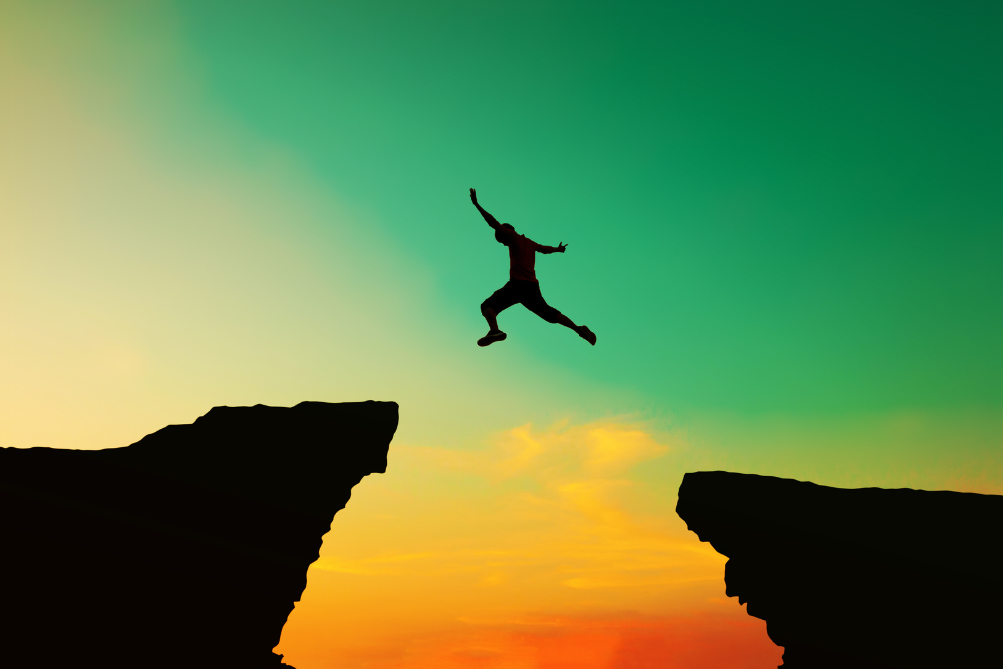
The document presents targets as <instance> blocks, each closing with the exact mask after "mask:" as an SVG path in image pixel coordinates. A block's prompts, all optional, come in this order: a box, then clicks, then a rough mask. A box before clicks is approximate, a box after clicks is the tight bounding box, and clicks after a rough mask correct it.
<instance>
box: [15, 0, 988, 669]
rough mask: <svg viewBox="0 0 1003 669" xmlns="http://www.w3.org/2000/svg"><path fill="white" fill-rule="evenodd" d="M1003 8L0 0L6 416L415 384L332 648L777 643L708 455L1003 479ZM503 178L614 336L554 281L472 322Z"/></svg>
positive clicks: (596, 648)
mask: <svg viewBox="0 0 1003 669" xmlns="http://www.w3.org/2000/svg"><path fill="white" fill-rule="evenodd" d="M1001 29H1003V9H1001V8H1000V5H999V3H994V2H959V3H953V4H951V5H950V6H947V5H945V4H944V3H934V2H918V1H916V2H908V3H907V2H880V1H879V2H874V1H869V2H839V3H804V2H770V3H759V4H757V5H755V6H753V5H750V4H749V3H739V2H734V1H730V2H726V1H724V0H718V1H714V0H711V1H707V2H699V3H695V2H694V3H666V2H661V3H641V2H617V3H613V2H575V3H572V2H548V1H546V0H544V1H540V0H536V1H534V2H521V1H520V2H507V3H488V2H474V3H470V2H466V3H461V2H453V1H439V0H432V1H426V2H421V3H415V2H411V3H405V2H384V1H379V0H377V1H369V2H306V1H302V0H297V1H293V0H287V1H285V2H254V1H250V0H242V1H240V2H237V1H223V0H197V1H196V0H192V1H178V2H167V1H151V2H143V3H136V2H127V1H125V0H121V1H109V0H89V1H88V2H70V1H51V0H32V1H30V2H29V1H20V0H0V446H17V447H30V446H53V447H62V448H105V447H112V446H122V445H125V444H129V443H132V442H135V441H137V440H138V439H139V438H141V437H142V436H143V435H145V434H147V433H149V432H152V431H154V430H156V429H159V428H160V427H162V426H164V425H167V424H171V423H188V422H191V421H192V420H194V419H195V418H197V417H198V416H199V415H202V414H204V413H205V412H206V411H208V409H209V408H211V407H212V406H216V405H246V404H256V403H264V404H274V405H285V406H288V405H292V404H295V403H297V402H299V401H302V400H322V401H351V400H364V399H382V400H394V401H397V402H399V403H400V405H401V426H400V430H399V431H398V434H397V436H396V438H395V440H394V443H393V445H392V447H391V453H390V468H389V470H388V472H387V474H385V475H381V476H375V477H370V478H368V479H366V480H364V481H363V482H362V483H361V484H360V485H359V486H358V487H357V488H356V490H355V492H354V494H353V498H352V501H351V502H350V503H349V505H348V507H347V508H346V509H345V511H343V512H341V513H340V514H339V515H338V516H337V518H336V519H335V522H334V524H333V526H332V532H331V533H330V534H329V535H328V536H327V538H326V541H325V544H324V548H323V551H322V557H321V559H320V561H319V562H318V563H316V564H315V565H314V567H313V568H311V571H310V575H309V587H308V589H307V592H306V593H305V595H304V599H303V602H301V603H300V604H299V605H298V606H297V609H296V611H295V612H294V613H293V615H292V616H291V618H290V621H289V624H288V625H287V626H286V629H285V631H284V634H283V640H282V643H281V644H280V646H279V652H283V653H285V654H286V658H287V661H288V662H290V663H291V664H293V665H295V666H297V667H298V669H319V668H321V667H331V666H338V667H353V668H354V667H359V668H362V667H369V668H374V669H391V668H393V669H414V668H417V667H484V668H491V669H496V668H497V669H508V668H510V667H511V668H518V669H524V668H525V669H556V668H558V667H565V666H567V667H585V668H586V669H592V668H594V669H621V668H625V667H639V666H649V665H652V666H659V667H679V668H680V669H681V668H683V667H686V668H689V667H694V668H695V667H708V666H729V667H731V666H735V667H738V666H740V667H746V666H748V667H750V668H751V667H763V666H775V665H776V664H777V663H779V655H780V650H779V649H777V648H775V647H774V646H773V645H772V644H771V643H770V642H769V640H768V638H767V637H766V635H765V626H764V625H763V624H762V622H761V621H758V620H755V619H751V618H749V617H747V616H746V615H745V613H744V608H743V607H740V606H739V605H738V604H737V602H736V601H735V600H728V599H727V598H725V596H724V587H723V581H722V578H721V575H722V566H723V563H724V559H723V558H722V557H721V556H719V555H717V554H716V553H714V552H713V550H711V549H710V548H709V546H707V545H706V544H700V543H699V542H698V541H697V540H696V538H695V537H694V536H693V535H691V534H690V533H688V532H687V531H686V529H685V526H684V525H683V524H682V523H681V521H679V520H678V518H676V517H675V515H674V512H673V508H674V505H675V493H676V489H677V488H678V485H679V481H680V479H681V476H682V473H683V472H685V471H692V470H695V469H729V470H732V471H744V472H753V473H762V474H773V475H780V476H790V477H794V478H801V479H809V480H813V481H816V482H818V483H823V484H829V485H839V486H848V487H854V486H870V485H879V486H886V487H896V486H899V487H901V486H910V487H920V488H934V489H936V488H950V489H955V490H971V491H978V492H993V493H1001V492H1003V457H1001V448H1003V345H1001V344H1003V308H1001V296H1003V262H1000V258H1001V257H1003V200H1001V198H1000V197H999V185H1000V183H1003V125H1001V124H1000V122H999V119H1000V118H1003V83H1001V82H1003V49H1001V48H1000V46H999V37H998V36H999V34H1000V32H1001ZM471 186H473V187H476V188H477V189H478V194H479V195H480V199H481V202H482V204H483V205H484V206H485V207H486V208H487V209H488V210H489V211H491V212H492V213H493V214H495V215H496V216H497V217H498V219H499V220H501V221H505V222H511V223H512V224H513V225H514V226H515V227H516V229H517V230H518V231H519V232H522V233H525V234H527V235H529V236H530V237H531V238H533V239H535V240H537V241H539V242H541V243H544V244H557V243H558V242H559V241H563V242H566V243H568V244H569V247H568V252H567V254H565V255H557V256H543V257H540V258H539V259H538V263H537V265H538V267H537V270H538V275H539V276H540V279H541V285H542V287H543V292H544V295H545V296H546V297H547V299H548V300H549V301H550V302H551V303H552V304H554V305H555V306H557V307H558V308H559V309H561V310H562V311H564V312H565V313H567V314H568V315H569V316H571V317H572V318H573V319H575V320H576V321H577V322H579V323H585V324H587V325H589V326H590V327H591V328H592V330H593V331H595V332H596V334H597V335H598V339H599V340H598V345H597V346H596V347H595V348H592V347H589V346H588V345H587V344H585V343H584V342H582V341H581V340H580V339H578V338H577V337H575V336H574V335H573V334H571V333H569V332H568V331H567V330H565V329H564V328H560V327H554V326H550V325H548V324H546V323H543V322H542V321H540V320H539V319H538V318H537V317H535V316H533V315H532V314H529V313H527V312H525V311H524V310H522V309H521V308H515V309H512V310H511V311H507V312H505V313H504V314H503V316H502V317H501V319H500V320H501V324H502V327H503V328H504V329H505V330H506V331H508V333H509V339H508V340H507V341H505V342H504V343H503V344H497V345H494V346H492V347H490V348H488V349H479V348H478V347H477V346H476V345H475V343H474V342H475V341H476V339H477V338H478V337H479V336H481V335H483V333H484V331H485V329H486V328H485V325H484V322H483V319H482V318H481V316H480V313H479V310H478V305H479V304H480V302H481V301H482V300H483V299H484V298H485V297H487V296H488V295H490V294H491V292H492V291H493V290H495V289H497V288H498V287H500V286H501V285H502V283H503V282H504V281H505V279H506V278H507V254H506V252H505V249H504V248H503V247H501V246H499V245H498V244H497V243H496V242H495V241H494V240H493V238H492V236H491V234H490V230H489V229H488V228H487V226H486V225H484V223H483V221H482V220H481V219H480V217H479V216H478V215H477V212H476V210H475V209H474V208H473V207H472V206H471V205H470V202H469V199H468V197H467V189H468V188H469V187H471ZM961 549H963V548H961ZM644 662H648V665H646V664H644ZM771 662H773V664H772V665H771V664H770V663H771Z"/></svg>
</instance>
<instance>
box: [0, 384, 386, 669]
mask: <svg viewBox="0 0 1003 669" xmlns="http://www.w3.org/2000/svg"><path fill="white" fill-rule="evenodd" d="M397 420H398V416H397V404H395V403H393V402H356V403H344V404H328V403H323V402H303V403H301V404H298V405H296V406H295V407H292V408H284V407H269V406H262V405H257V406H253V407H216V408H214V409H212V410H211V411H210V412H209V413H207V414H206V415H204V416H202V417H201V418H199V419H197V420H196V421H195V422H194V423H192V424H191V425H170V426H168V427H165V428H163V429H162V430H159V431H157V432H154V433H153V434H150V435H148V436H146V437H144V438H143V439H141V440H140V441H138V442H136V443H135V444H132V445H131V446H126V447H124V448H112V449H107V450H100V451H76V450H60V449H51V448H30V449H17V448H3V449H0V537H2V541H3V550H2V551H0V578H2V579H3V584H2V588H3V590H2V593H3V595H2V598H0V657H2V663H3V665H4V666H9V667H29V666H30V667H46V668H48V667H52V668H57V667H58V668H60V669H63V668H65V667H82V666H95V667H104V668H107V669H112V668H116V669H117V668H119V667H121V668H123V669H124V668H126V667H128V668H129V669H135V668H137V667H144V668H159V667H164V668H166V667H171V668H172V669H180V668H182V667H214V668H215V667H240V668H242V669H257V668H265V667H272V668H274V667H280V666H284V665H282V663H281V657H280V656H278V655H275V654H274V653H272V648H274V647H275V646H276V645H277V644H278V642H279V636H280V634H281V632H282V626H283V625H284V624H285V621H286V618H287V617H288V615H289V613H290V612H291V611H292V609H293V606H294V604H295V602H297V601H298V600H299V598H300V595H301V594H302V592H303V589H304V587H305V586H306V574H307V568H308V567H309V565H310V563H312V562H313V561H314V560H316V559H317V557H318V555H319V550H320V546H321V542H322V537H323V536H324V534H325V533H326V532H327V531H328V530H329V529H330V526H331V521H332V519H333V517H334V514H335V513H337V512H338V511H339V510H340V509H342V508H344V506H345V504H346V503H347V502H348V499H349V497H350V496H351V490H352V487H353V486H354V485H355V484H357V483H358V482H359V481H360V480H362V477H364V476H366V475H367V474H371V473H374V472H385V471H386V465H387V451H388V448H389V445H390V440H391V439H392V438H393V434H394V432H395V430H396V429H397Z"/></svg>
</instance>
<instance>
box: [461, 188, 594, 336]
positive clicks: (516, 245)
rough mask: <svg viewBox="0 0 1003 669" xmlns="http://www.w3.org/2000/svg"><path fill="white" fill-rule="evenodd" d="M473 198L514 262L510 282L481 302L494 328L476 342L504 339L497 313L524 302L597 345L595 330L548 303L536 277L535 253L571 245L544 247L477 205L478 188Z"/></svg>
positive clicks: (550, 319) (559, 251)
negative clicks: (499, 327) (578, 322)
mask: <svg viewBox="0 0 1003 669" xmlns="http://www.w3.org/2000/svg"><path fill="white" fill-rule="evenodd" d="M470 201H471V202H473V203H474V206H475V207H477V210H478V211H480V212H481V216H483V217H484V220H485V221H487V222H488V225H490V226H491V227H492V228H493V229H494V231H495V239H497V240H498V242H499V243H501V244H504V245H505V246H507V247H508V257H509V261H510V263H511V266H510V269H509V281H508V283H506V284H505V285H504V286H502V287H501V288H499V289H498V290H496V291H495V292H494V294H493V295H492V296H491V297H489V298H488V299H486V300H484V302H483V303H482V304H481V313H482V314H484V318H485V319H487V321H488V326H489V327H490V328H491V329H490V330H488V333H487V334H486V335H484V336H483V337H481V338H480V339H478V340H477V345H478V346H488V345H490V344H493V343H495V342H496V341H501V340H503V339H505V338H506V337H507V336H508V335H506V334H505V333H504V332H502V331H501V330H499V329H498V314H500V313H501V312H503V311H505V310H506V309H508V308H509V307H511V306H512V305H513V304H516V303H521V304H522V305H523V306H524V307H526V308H527V309H529V310H530V311H532V312H533V313H534V314H536V315H537V316H539V317H540V318H542V319H543V320H545V321H547V322H548V323H560V324H561V325H563V326H564V327H567V328H571V329H572V330H574V331H575V332H577V333H578V336H579V337H581V338H582V339H584V340H585V341H587V342H588V343H590V344H592V345H593V346H595V345H596V336H595V335H594V334H593V333H592V330H589V329H588V328H587V327H585V326H584V325H575V324H574V322H572V320H571V319H570V318H568V317H567V316H565V315H564V314H562V313H561V312H560V311H558V310H557V309H555V308H553V307H552V306H550V305H549V304H547V302H546V300H544V299H543V295H541V294H540V282H539V281H537V280H536V270H535V269H534V265H535V264H536V254H537V253H564V249H566V248H567V247H568V245H567V244H564V243H563V242H562V243H560V244H558V245H557V246H543V245H542V244H537V243H536V242H534V241H533V240H532V239H530V238H529V237H527V236H526V235H520V234H518V233H517V232H516V231H515V228H513V227H512V226H511V225H509V224H508V223H499V222H498V221H497V219H495V217H494V216H492V215H491V214H489V213H488V212H486V211H484V208H483V207H481V205H479V204H477V191H475V190H474V189H473V188H471V189H470Z"/></svg>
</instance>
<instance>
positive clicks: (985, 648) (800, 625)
mask: <svg viewBox="0 0 1003 669" xmlns="http://www.w3.org/2000/svg"><path fill="white" fill-rule="evenodd" d="M676 512H677V513H678V514H679V516H680V517H681V518H682V519H683V520H685V521H686V523H687V525H688V526H689V529H690V530H692V531H693V532H696V534H697V535H698V536H699V537H700V540H701V541H709V542H710V543H711V545H712V546H713V547H714V549H715V550H717V551H718V552H719V553H722V554H723V555H726V556H728V557H729V558H730V559H729V560H728V563H727V566H726V567H725V582H726V584H727V593H728V595H729V596H730V597H736V596H737V597H738V598H739V602H742V603H745V602H748V608H747V610H748V613H749V615H752V616H755V617H757V618H762V619H764V620H765V621H766V623H767V632H768V634H769V635H770V638H771V639H772V640H773V641H774V643H776V644H777V645H779V646H783V647H784V664H783V667H784V668H785V669H822V668H824V669H830V668H832V669H835V668H836V667H839V668H840V669H845V668H848V667H903V668H906V667H908V668H909V669H915V668H918V667H923V668H926V667H930V668H932V667H937V668H938V669H942V668H943V667H990V666H997V667H998V666H1001V665H1003V660H1001V649H1000V643H1001V642H1000V639H1001V635H1000V630H1001V624H1003V570H1001V567H1000V565H1001V553H1003V497H1001V496H997V495H978V494H973V493H958V492H948V491H941V492H928V491H923V490H909V489H903V490H883V489H881V488H864V489H857V490H846V489H840V488H829V487H825V486H820V485H815V484H814V483H806V482H801V481H794V480H790V479H780V478H774V477H769V476H753V475H747V474H732V473H729V472H697V473H691V474H686V475H685V476H684V477H683V482H682V485H681V486H680V488H679V503H678V505H677V506H676Z"/></svg>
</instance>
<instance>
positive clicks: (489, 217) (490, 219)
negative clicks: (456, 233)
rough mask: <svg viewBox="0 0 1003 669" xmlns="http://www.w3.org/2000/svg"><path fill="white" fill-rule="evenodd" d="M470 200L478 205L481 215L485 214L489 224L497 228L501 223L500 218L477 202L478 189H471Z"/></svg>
mask: <svg viewBox="0 0 1003 669" xmlns="http://www.w3.org/2000/svg"><path fill="white" fill-rule="evenodd" d="M470 201H471V202H473V203H474V206H475V207H477V211H479V212H481V216H483V217H484V220H485V221H487V222H488V225H490V226H491V227H492V228H494V229H495V230H497V229H498V227H499V226H500V225H501V223H499V222H498V219H496V218H495V217H494V216H492V215H491V214H489V213H488V212H486V211H484V207H482V206H481V205H479V204H477V191H476V190H474V189H473V188H471V189H470Z"/></svg>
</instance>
